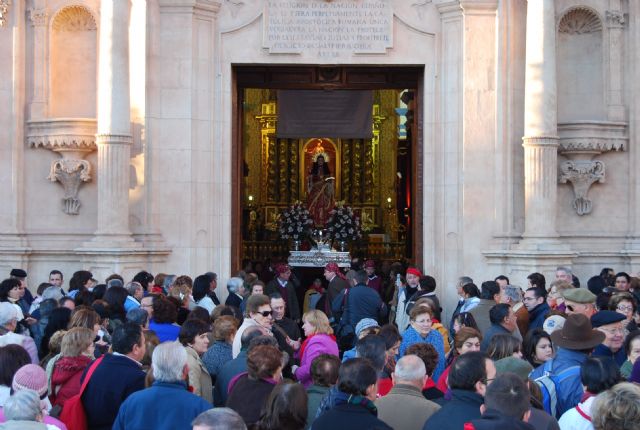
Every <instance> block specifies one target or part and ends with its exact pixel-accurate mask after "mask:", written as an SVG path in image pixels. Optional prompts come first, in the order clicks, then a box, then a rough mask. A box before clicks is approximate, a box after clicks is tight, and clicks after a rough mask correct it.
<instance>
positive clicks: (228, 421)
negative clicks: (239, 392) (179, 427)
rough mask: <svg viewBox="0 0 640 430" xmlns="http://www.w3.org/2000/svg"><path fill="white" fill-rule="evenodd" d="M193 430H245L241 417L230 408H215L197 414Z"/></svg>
mask: <svg viewBox="0 0 640 430" xmlns="http://www.w3.org/2000/svg"><path fill="white" fill-rule="evenodd" d="M191 424H192V425H193V430H247V426H246V425H245V423H244V421H243V420H242V417H241V416H240V415H239V414H238V413H237V412H236V411H234V410H233V409H230V408H215V409H210V410H208V411H206V412H203V413H201V414H200V415H198V418H196V419H195V420H193V422H192V423H191Z"/></svg>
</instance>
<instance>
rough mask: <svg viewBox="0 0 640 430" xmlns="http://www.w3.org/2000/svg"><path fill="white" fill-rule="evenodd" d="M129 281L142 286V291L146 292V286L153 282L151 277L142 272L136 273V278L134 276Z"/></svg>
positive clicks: (149, 274)
mask: <svg viewBox="0 0 640 430" xmlns="http://www.w3.org/2000/svg"><path fill="white" fill-rule="evenodd" d="M131 281H132V282H137V283H139V284H140V285H142V288H144V290H145V291H146V290H147V285H149V282H153V275H152V274H151V273H149V272H145V271H144V270H143V271H142V272H138V273H136V276H134V277H133V279H132V280H131Z"/></svg>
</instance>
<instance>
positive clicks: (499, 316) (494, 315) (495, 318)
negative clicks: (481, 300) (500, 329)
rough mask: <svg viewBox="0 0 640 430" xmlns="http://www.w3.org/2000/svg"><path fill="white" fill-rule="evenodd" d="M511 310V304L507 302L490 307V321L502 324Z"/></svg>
mask: <svg viewBox="0 0 640 430" xmlns="http://www.w3.org/2000/svg"><path fill="white" fill-rule="evenodd" d="M510 310H511V306H509V305H508V304H506V303H500V304H499V305H494V306H493V307H492V308H491V309H489V321H491V324H502V322H503V321H504V319H505V318H506V317H508V316H509V311H510Z"/></svg>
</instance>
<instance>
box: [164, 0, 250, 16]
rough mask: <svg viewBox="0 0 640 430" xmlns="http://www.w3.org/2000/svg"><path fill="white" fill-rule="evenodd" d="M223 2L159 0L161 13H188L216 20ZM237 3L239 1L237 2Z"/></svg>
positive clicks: (219, 0)
mask: <svg viewBox="0 0 640 430" xmlns="http://www.w3.org/2000/svg"><path fill="white" fill-rule="evenodd" d="M221 1H222V0H159V1H158V5H159V6H160V11H161V12H170V13H188V14H195V15H198V16H202V17H205V16H207V17H209V18H215V16H216V15H217V14H218V11H219V10H220V5H221ZM236 2H237V0H236Z"/></svg>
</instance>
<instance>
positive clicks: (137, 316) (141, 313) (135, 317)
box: [127, 308, 149, 327]
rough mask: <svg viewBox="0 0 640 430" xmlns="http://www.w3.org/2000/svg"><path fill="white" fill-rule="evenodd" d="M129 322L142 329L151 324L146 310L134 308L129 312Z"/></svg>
mask: <svg viewBox="0 0 640 430" xmlns="http://www.w3.org/2000/svg"><path fill="white" fill-rule="evenodd" d="M127 321H131V322H134V323H136V324H138V325H140V326H141V327H146V326H147V322H149V314H148V313H147V311H145V310H144V309H140V308H133V309H131V310H130V311H129V312H127Z"/></svg>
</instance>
